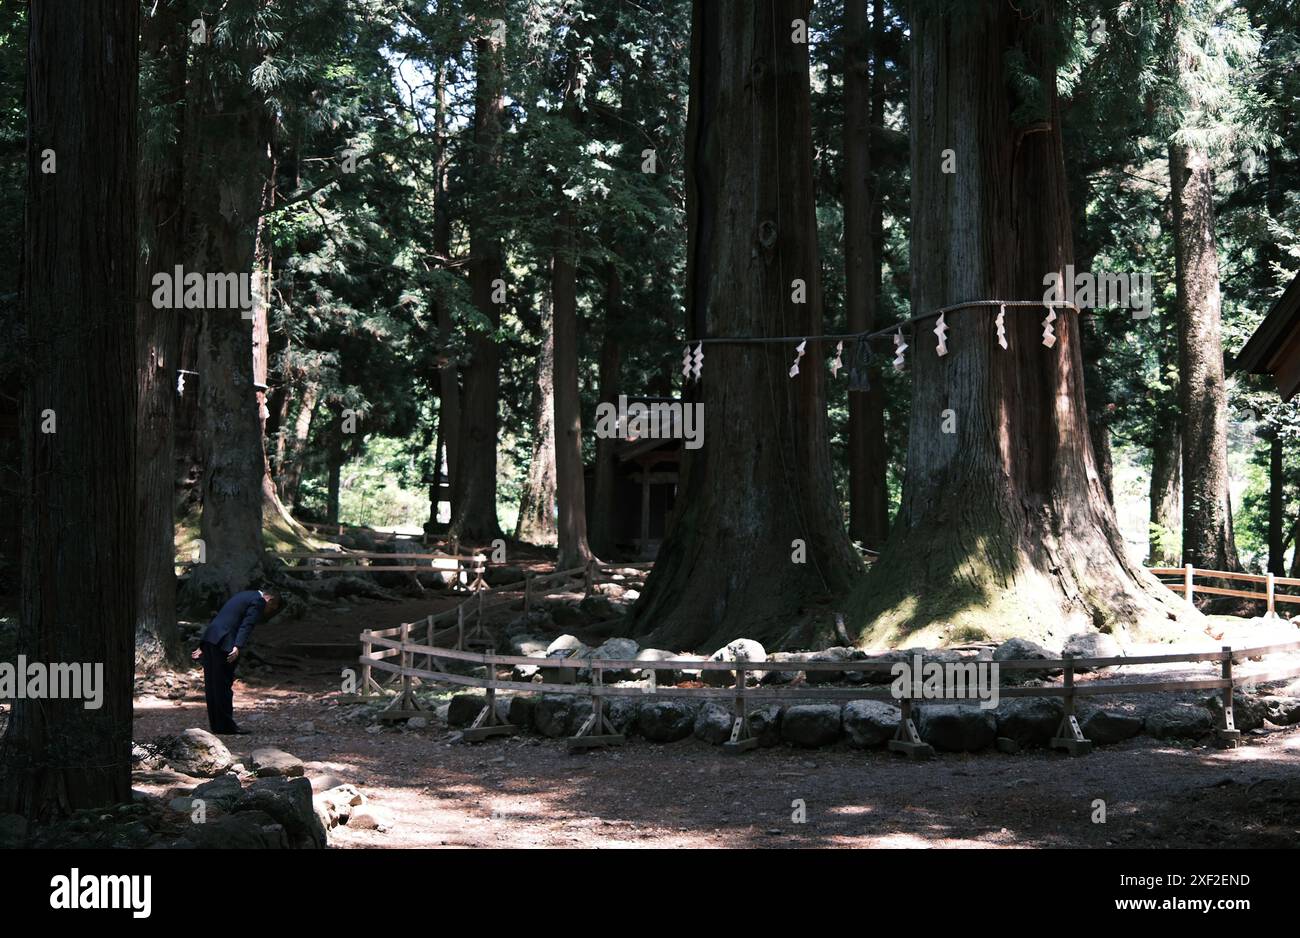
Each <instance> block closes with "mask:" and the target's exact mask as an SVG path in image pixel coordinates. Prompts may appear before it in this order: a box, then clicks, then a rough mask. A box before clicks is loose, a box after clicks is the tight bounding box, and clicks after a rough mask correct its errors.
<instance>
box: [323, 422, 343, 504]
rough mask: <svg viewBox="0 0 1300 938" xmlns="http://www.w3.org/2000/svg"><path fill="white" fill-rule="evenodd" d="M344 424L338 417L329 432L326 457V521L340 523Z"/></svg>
mask: <svg viewBox="0 0 1300 938" xmlns="http://www.w3.org/2000/svg"><path fill="white" fill-rule="evenodd" d="M343 462H344V456H343V426H342V423H341V422H340V421H339V419H338V418H337V417H335V418H334V422H333V425H332V426H331V427H330V432H329V453H328V454H327V455H326V458H325V471H326V475H327V481H326V484H325V522H326V524H338V523H339V489H340V488H341V483H342V478H343Z"/></svg>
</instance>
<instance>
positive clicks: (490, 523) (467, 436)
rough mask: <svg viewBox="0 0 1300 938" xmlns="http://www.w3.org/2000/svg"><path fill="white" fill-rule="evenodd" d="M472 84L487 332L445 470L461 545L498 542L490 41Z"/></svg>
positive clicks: (501, 102)
mask: <svg viewBox="0 0 1300 938" xmlns="http://www.w3.org/2000/svg"><path fill="white" fill-rule="evenodd" d="M474 47H475V49H476V53H477V55H476V63H477V69H478V72H477V77H476V84H475V90H474V179H475V184H476V185H477V186H478V191H477V192H476V193H475V198H474V208H473V212H472V218H471V230H470V254H471V255H472V259H471V261H470V263H469V280H470V295H471V297H472V299H473V302H474V306H475V307H476V308H477V309H478V311H479V312H480V313H482V314H483V315H484V317H486V318H487V320H488V322H489V323H490V325H491V328H492V330H493V331H492V332H490V333H485V332H483V331H482V330H479V331H476V332H475V333H474V335H473V337H472V339H471V341H470V356H471V357H470V362H469V364H468V365H467V366H466V367H465V369H464V380H465V394H464V398H463V400H462V411H461V431H460V439H459V440H458V444H459V449H460V453H459V454H458V455H457V456H456V464H455V468H454V469H453V470H452V483H453V486H454V488H453V498H452V501H453V505H454V514H453V515H452V519H451V533H452V535H453V536H455V537H458V538H460V539H461V540H464V541H478V542H483V541H490V540H493V539H494V538H498V537H500V536H501V526H500V523H499V522H498V521H497V426H498V422H499V421H498V417H497V398H498V394H499V392H500V374H499V371H500V359H501V353H500V350H499V349H498V348H497V343H496V335H495V330H496V329H497V327H498V326H499V325H500V323H501V305H500V304H499V303H497V302H494V296H493V294H494V293H495V292H496V289H497V281H499V280H501V279H502V272H503V267H504V264H503V261H502V251H501V242H500V240H499V239H498V238H497V234H496V230H495V229H496V226H495V224H494V223H493V221H492V220H491V218H490V216H491V214H492V212H493V208H494V206H493V205H492V200H493V198H494V197H495V196H494V195H493V191H494V188H495V186H496V184H497V182H498V181H499V180H498V178H497V177H498V175H499V172H500V168H501V152H500V150H501V112H502V109H503V108H504V107H505V98H504V94H503V78H504V76H503V67H504V66H503V64H502V60H503V56H502V52H501V49H500V47H499V46H498V45H497V44H496V42H495V41H494V40H493V39H492V38H490V37H483V38H480V39H478V40H476V41H475V44H474Z"/></svg>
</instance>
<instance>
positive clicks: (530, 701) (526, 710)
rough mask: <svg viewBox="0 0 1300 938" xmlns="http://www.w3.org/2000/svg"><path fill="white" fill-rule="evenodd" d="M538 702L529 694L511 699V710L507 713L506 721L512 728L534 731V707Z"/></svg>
mask: <svg viewBox="0 0 1300 938" xmlns="http://www.w3.org/2000/svg"><path fill="white" fill-rule="evenodd" d="M536 703H537V701H536V700H535V699H534V698H533V697H531V696H529V695H528V694H519V695H518V696H517V697H511V698H510V709H509V710H508V711H507V713H506V720H507V722H509V723H510V724H511V725H512V726H517V727H519V728H520V729H521V730H529V729H532V726H533V707H534V706H535V705H536Z"/></svg>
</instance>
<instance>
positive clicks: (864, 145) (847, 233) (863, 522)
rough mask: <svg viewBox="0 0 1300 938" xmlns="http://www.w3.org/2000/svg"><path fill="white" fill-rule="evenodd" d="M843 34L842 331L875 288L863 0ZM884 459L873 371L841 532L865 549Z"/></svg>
mask: <svg viewBox="0 0 1300 938" xmlns="http://www.w3.org/2000/svg"><path fill="white" fill-rule="evenodd" d="M876 16H880V11H876ZM876 25H877V26H879V23H877V24H876ZM844 34H845V42H844V304H845V306H846V307H847V309H848V325H849V331H850V332H868V331H870V330H871V329H872V328H873V326H874V324H875V320H876V296H877V291H878V289H879V280H878V278H877V271H878V270H879V267H878V265H877V263H876V257H875V253H876V251H877V250H878V249H879V245H878V244H877V242H876V239H875V237H874V236H873V235H874V232H873V224H874V221H875V213H876V212H877V211H878V210H879V207H880V206H879V195H878V194H877V193H876V192H875V191H874V189H875V186H874V179H873V176H872V171H871V149H872V147H871V135H872V128H873V125H874V124H875V122H876V119H877V117H878V114H877V111H878V109H877V108H876V107H875V106H874V103H873V98H874V97H875V87H874V86H875V85H876V84H878V83H879V81H880V78H879V76H878V75H876V74H875V70H877V69H879V68H880V67H881V65H880V58H881V55H880V50H879V48H875V49H874V59H875V63H874V68H873V66H872V63H871V58H872V55H871V54H870V53H869V50H871V49H872V47H873V46H874V45H875V43H873V42H870V41H869V36H870V33H869V32H868V29H867V4H866V0H851V2H849V3H846V4H845V7H844ZM875 38H876V39H877V40H878V39H879V31H878V30H877V33H876V36H875ZM887 463H888V452H887V450H886V447H885V400H884V394H883V393H882V390H881V387H880V380H879V374H878V373H876V374H872V375H871V390H870V391H867V392H863V393H853V394H850V395H849V533H850V534H851V535H852V536H853V539H854V540H857V541H860V542H862V543H863V544H864V545H866V546H867V547H869V548H871V549H872V550H879V549H880V547H881V545H883V544H884V542H885V538H886V536H887V535H888V533H889V485H888V479H887V474H886V470H887V468H888V466H887Z"/></svg>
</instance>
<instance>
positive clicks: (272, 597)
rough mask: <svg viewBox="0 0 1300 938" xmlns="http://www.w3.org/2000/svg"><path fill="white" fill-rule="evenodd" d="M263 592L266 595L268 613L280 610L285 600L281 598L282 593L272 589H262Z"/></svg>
mask: <svg viewBox="0 0 1300 938" xmlns="http://www.w3.org/2000/svg"><path fill="white" fill-rule="evenodd" d="M262 593H263V595H265V596H266V611H267V614H268V615H271V616H273V615H275V614H276V613H277V612H279V611H280V607H281V606H283V605H284V601H283V600H282V599H281V598H280V594H279V593H273V592H271V591H270V590H262Z"/></svg>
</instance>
